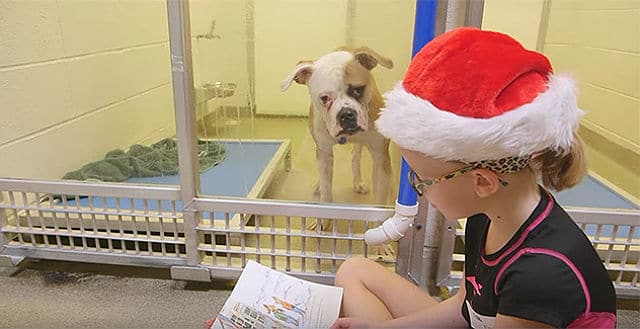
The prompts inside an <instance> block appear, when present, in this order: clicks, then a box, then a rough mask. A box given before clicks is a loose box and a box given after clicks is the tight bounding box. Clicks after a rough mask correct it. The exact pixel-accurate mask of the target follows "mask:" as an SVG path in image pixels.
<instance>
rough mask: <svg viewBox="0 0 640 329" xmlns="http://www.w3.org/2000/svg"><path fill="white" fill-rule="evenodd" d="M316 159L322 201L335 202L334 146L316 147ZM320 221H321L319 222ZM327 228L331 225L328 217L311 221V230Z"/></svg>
mask: <svg viewBox="0 0 640 329" xmlns="http://www.w3.org/2000/svg"><path fill="white" fill-rule="evenodd" d="M316 161H317V163H318V174H319V175H320V201H322V202H333V148H332V147H329V148H328V149H321V148H320V147H317V148H316ZM318 222H320V223H319V224H318ZM318 225H320V230H327V229H329V228H330V227H331V221H330V220H328V219H318V220H316V221H312V222H311V223H309V225H308V228H309V229H310V230H313V231H315V230H317V229H318Z"/></svg>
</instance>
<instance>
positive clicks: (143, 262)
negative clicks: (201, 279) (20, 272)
mask: <svg viewBox="0 0 640 329" xmlns="http://www.w3.org/2000/svg"><path fill="white" fill-rule="evenodd" d="M3 254H6V255H14V256H23V257H27V258H38V259H50V260H62V261H73V262H84V263H97V264H113V265H134V266H135V265H137V266H145V267H160V268H165V267H170V266H174V265H186V264H187V260H186V259H184V258H175V257H160V256H143V255H123V254H108V253H99V252H95V251H81V250H68V249H54V250H51V249H43V248H33V247H29V246H27V247H25V246H13V245H9V246H6V248H5V250H4V251H3Z"/></svg>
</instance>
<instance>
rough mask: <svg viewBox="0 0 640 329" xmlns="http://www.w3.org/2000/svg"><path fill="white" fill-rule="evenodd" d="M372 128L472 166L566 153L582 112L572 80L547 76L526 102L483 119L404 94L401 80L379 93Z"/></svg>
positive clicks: (416, 148)
mask: <svg viewBox="0 0 640 329" xmlns="http://www.w3.org/2000/svg"><path fill="white" fill-rule="evenodd" d="M385 98H386V106H385V109H383V111H382V113H381V116H380V118H379V119H378V120H377V121H376V127H377V128H378V130H379V131H380V133H382V134H383V135H384V136H386V137H387V138H389V139H391V141H393V142H394V143H396V144H398V145H399V146H400V147H402V148H405V149H409V150H413V151H418V152H421V153H424V154H425V155H428V156H431V157H434V158H438V159H442V160H446V161H456V160H457V161H464V162H475V161H480V160H497V159H501V158H506V157H510V156H525V155H531V154H533V153H535V152H538V151H541V150H544V149H546V148H550V149H554V150H568V149H569V147H570V146H571V144H572V142H573V132H574V130H575V129H576V128H577V125H578V121H579V120H580V117H581V116H582V115H583V114H584V112H583V111H582V110H580V109H579V108H578V103H577V92H576V85H575V82H574V80H573V79H572V78H570V77H568V76H562V75H551V76H550V77H549V81H548V88H547V90H546V91H545V92H543V93H541V94H539V95H538V96H537V97H536V98H535V99H534V100H533V101H532V102H531V103H528V104H525V105H522V106H520V107H517V108H515V109H513V110H510V111H507V112H505V113H503V114H500V115H498V116H495V117H492V118H488V119H477V118H469V117H462V116H459V115H456V114H453V113H451V112H448V111H443V110H440V109H438V108H437V107H435V106H434V105H433V104H431V102H429V101H427V100H424V99H421V98H419V97H416V96H415V95H413V94H410V93H408V92H407V91H406V90H405V89H404V88H403V86H402V82H399V83H398V84H396V86H395V87H394V89H393V90H391V91H389V92H387V93H385Z"/></svg>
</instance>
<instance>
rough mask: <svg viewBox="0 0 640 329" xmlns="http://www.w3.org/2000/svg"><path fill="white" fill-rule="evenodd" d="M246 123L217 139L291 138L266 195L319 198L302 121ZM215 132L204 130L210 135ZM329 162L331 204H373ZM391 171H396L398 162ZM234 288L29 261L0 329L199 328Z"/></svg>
mask: <svg viewBox="0 0 640 329" xmlns="http://www.w3.org/2000/svg"><path fill="white" fill-rule="evenodd" d="M250 126H251V123H250V122H247V121H245V122H243V123H241V124H240V125H239V126H237V127H232V128H228V129H226V130H224V132H223V133H220V134H217V136H218V137H224V138H288V139H291V141H292V170H291V172H290V173H289V174H288V175H287V176H285V177H284V178H283V180H282V181H281V182H278V184H276V186H277V187H276V188H275V189H274V190H273V191H272V194H271V197H273V198H276V199H289V200H314V199H317V196H316V195H314V194H313V185H315V182H316V181H317V178H316V177H317V174H316V169H315V155H314V153H313V152H314V148H313V141H312V140H311V136H309V134H308V133H307V124H306V120H305V119H302V118H294V119H292V118H275V119H268V120H267V119H262V118H261V119H256V120H255V121H254V122H253V126H254V127H256V128H250ZM283 128H285V129H283ZM213 135H215V134H212V132H211V131H209V132H208V137H214V136H213ZM365 153H366V152H365ZM394 158H396V159H398V158H399V157H397V156H396V157H394ZM335 159H336V164H341V163H342V164H344V165H337V166H336V177H337V178H336V179H335V185H334V197H335V199H336V202H345V203H370V202H372V201H371V199H372V197H371V196H370V195H358V194H355V193H353V192H352V190H351V169H350V162H351V160H350V148H345V147H343V148H336V155H335ZM363 160H364V164H363V175H364V179H365V182H367V183H368V184H369V185H370V179H371V178H370V170H371V169H370V168H371V165H370V158H369V157H368V156H367V155H365V156H363ZM394 166H395V167H394V170H397V168H398V166H397V163H395V164H394ZM393 177H397V174H394V175H393ZM390 185H391V186H395V185H394V184H390ZM232 287H233V282H231V281H223V282H220V281H217V282H213V283H207V284H204V283H185V282H177V281H172V280H170V278H169V272H168V270H166V269H149V268H137V267H124V266H108V265H96V264H79V263H66V262H53V261H39V262H31V263H29V264H28V265H27V266H26V268H24V269H22V270H20V271H17V272H15V273H12V271H11V270H7V269H2V268H0V328H200V327H201V325H202V322H203V321H204V320H206V319H208V318H210V317H212V316H214V315H215V314H216V313H217V312H218V310H220V308H221V307H222V305H223V304H224V301H225V300H226V298H227V297H228V295H229V294H230V290H231V289H232ZM619 307H620V308H623V309H622V310H620V311H619V314H618V316H619V326H618V327H619V328H638V327H640V316H639V313H638V309H639V308H640V306H639V304H638V301H637V300H634V301H629V300H627V301H621V302H620V306H619Z"/></svg>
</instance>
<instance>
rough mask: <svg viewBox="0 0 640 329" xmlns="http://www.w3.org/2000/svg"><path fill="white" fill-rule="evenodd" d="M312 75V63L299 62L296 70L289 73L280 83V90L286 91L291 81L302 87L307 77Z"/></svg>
mask: <svg viewBox="0 0 640 329" xmlns="http://www.w3.org/2000/svg"><path fill="white" fill-rule="evenodd" d="M311 73H313V62H312V61H300V62H298V65H296V68H295V69H293V71H292V72H291V73H289V75H288V76H287V78H286V79H284V80H282V82H281V83H280V90H282V91H286V90H287V89H289V86H291V83H292V82H293V81H295V82H297V83H299V84H301V85H304V84H307V81H308V80H309V77H310V76H311Z"/></svg>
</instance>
